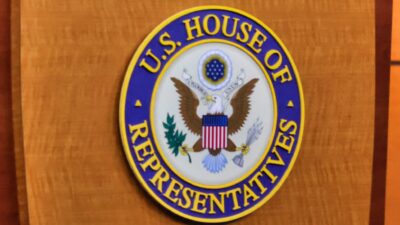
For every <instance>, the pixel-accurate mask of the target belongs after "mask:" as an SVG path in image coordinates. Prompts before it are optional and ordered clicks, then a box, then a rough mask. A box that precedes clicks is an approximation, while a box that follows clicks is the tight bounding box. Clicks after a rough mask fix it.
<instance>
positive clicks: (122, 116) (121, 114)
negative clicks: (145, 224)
mask: <svg viewBox="0 0 400 225" xmlns="http://www.w3.org/2000/svg"><path fill="white" fill-rule="evenodd" d="M202 10H227V11H231V12H234V13H238V14H241V15H243V16H246V17H248V18H250V19H252V20H253V21H255V22H256V23H258V24H259V25H260V26H262V27H263V28H264V29H265V30H267V31H268V32H269V34H270V35H271V36H273V37H274V38H275V40H276V41H277V42H278V44H279V45H280V46H281V48H282V49H283V51H284V52H285V54H286V55H287V57H288V58H289V62H290V64H291V66H292V67H293V70H294V72H295V76H296V81H297V83H298V88H299V96H300V103H301V106H302V107H301V124H300V133H299V137H298V143H297V146H296V150H295V152H294V155H293V157H292V160H291V162H290V164H289V166H288V168H287V169H286V171H285V173H284V175H283V176H282V178H281V179H280V180H279V182H278V183H277V184H276V186H275V188H274V189H273V190H272V191H271V192H270V193H269V194H268V195H267V196H265V197H264V198H263V199H262V200H261V201H259V202H258V203H257V204H255V205H253V206H252V207H251V208H249V209H248V210H246V211H243V212H241V213H239V214H235V215H233V216H228V217H224V218H200V217H195V216H190V215H187V214H184V213H182V212H180V211H178V210H176V209H174V208H173V207H171V206H169V205H168V204H166V203H165V202H164V201H162V200H161V199H160V198H159V197H158V196H157V195H156V194H155V193H154V192H152V190H151V189H150V187H148V186H147V184H146V182H145V181H144V180H143V178H142V177H141V175H140V173H139V171H138V170H137V168H136V165H135V163H134V161H133V158H132V155H131V154H130V148H129V143H128V139H127V138H126V132H125V103H126V93H127V90H128V84H129V81H130V79H131V75H132V71H133V69H134V67H135V65H136V62H137V60H138V58H139V56H140V54H141V53H142V51H143V50H144V48H145V47H146V46H147V44H148V43H149V42H150V41H151V39H152V38H153V37H154V36H155V35H156V34H157V33H158V32H159V31H160V30H161V29H162V28H164V27H165V26H166V25H167V24H169V23H170V22H171V21H173V20H175V19H177V18H179V17H181V16H183V15H186V14H189V13H192V12H197V11H202ZM119 125H120V132H121V139H122V144H123V147H124V151H125V155H126V157H127V159H128V162H129V166H130V167H131V169H132V170H133V172H134V174H135V176H136V178H137V179H138V180H139V182H140V183H141V184H142V186H143V187H144V188H145V190H146V191H147V192H148V193H149V194H150V195H151V196H152V197H153V198H154V199H155V200H156V201H157V202H159V203H160V204H161V205H162V206H164V207H165V208H167V209H168V210H169V211H171V212H173V213H175V214H177V215H179V216H181V217H184V218H186V219H190V220H193V221H198V222H205V223H221V222H227V221H231V220H235V219H238V218H240V217H243V216H245V215H248V214H250V213H252V212H254V211H255V210H256V209H258V208H260V207H261V206H262V205H263V204H264V203H266V202H267V201H268V200H269V199H271V198H272V196H274V195H275V193H276V192H277V191H278V190H279V188H280V187H281V185H282V184H283V183H284V181H285V180H286V178H287V177H288V176H289V174H290V171H291V170H292V167H293V165H294V163H295V161H296V159H297V155H298V153H299V149H300V146H301V141H302V137H303V130H304V96H303V89H302V86H301V82H300V77H299V76H298V70H297V67H296V65H295V64H294V62H293V59H292V56H291V55H290V53H289V51H288V50H287V48H286V47H285V46H284V45H283V43H282V41H281V40H280V39H279V38H278V36H277V35H276V34H275V33H274V32H273V31H272V30H271V29H270V28H269V27H268V26H267V25H265V24H264V23H263V22H261V21H260V20H258V19H257V18H255V17H254V16H252V15H250V14H248V13H246V12H244V11H241V10H238V9H235V8H231V7H227V6H215V5H208V6H198V7H194V8H190V9H186V10H183V11H180V12H178V13H176V14H175V15H173V16H171V17H169V18H168V19H166V20H164V21H163V22H162V23H160V24H159V25H158V26H157V27H156V28H154V29H153V30H152V31H151V32H150V34H149V35H147V37H146V38H145V39H144V40H143V42H142V43H141V44H140V46H139V47H138V49H137V50H136V52H135V54H134V55H133V57H132V59H131V61H130V63H129V66H128V69H127V71H126V73H125V78H124V81H123V84H122V89H121V97H120V104H119Z"/></svg>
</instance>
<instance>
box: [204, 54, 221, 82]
mask: <svg viewBox="0 0 400 225" xmlns="http://www.w3.org/2000/svg"><path fill="white" fill-rule="evenodd" d="M206 74H207V77H209V78H211V79H212V80H213V81H217V80H219V79H220V78H222V77H223V76H224V64H223V63H221V62H220V61H219V60H217V59H213V60H211V61H210V62H209V63H207V64H206Z"/></svg>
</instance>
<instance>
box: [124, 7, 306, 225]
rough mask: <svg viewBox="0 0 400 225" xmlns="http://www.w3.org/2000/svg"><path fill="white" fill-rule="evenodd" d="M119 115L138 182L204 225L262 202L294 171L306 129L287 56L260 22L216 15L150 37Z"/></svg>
mask: <svg viewBox="0 0 400 225" xmlns="http://www.w3.org/2000/svg"><path fill="white" fill-rule="evenodd" d="M119 113H120V115H119V116H120V118H119V120H120V130H121V136H122V142H123V147H124V150H125V154H126V156H127V159H128V162H129V165H130V167H131V168H132V170H133V172H134V174H135V176H136V178H137V179H138V180H139V182H140V183H141V184H142V185H143V187H144V188H145V189H146V191H147V192H148V193H149V194H150V195H151V196H152V197H153V198H154V199H155V200H156V201H157V202H159V203H160V204H161V205H162V206H164V207H165V208H167V209H168V210H170V211H172V212H174V213H176V214H178V215H180V216H182V217H185V218H188V219H191V220H194V221H201V222H224V221H230V220H233V219H236V218H239V217H242V216H244V215H247V214H249V213H251V212H252V211H254V210H256V209H257V208H259V207H261V206H262V204H264V203H265V202H267V201H268V200H269V199H270V198H271V197H272V196H273V195H274V194H275V193H276V192H277V190H278V189H279V188H280V187H281V185H282V183H283V182H284V180H285V179H286V178H287V176H288V174H289V172H290V170H291V169H292V167H293V164H294V162H295V160H296V157H297V155H298V153H299V147H300V142H301V138H302V132H303V126H304V102H303V95H302V89H301V83H300V79H299V74H298V71H297V69H296V66H295V64H294V62H293V60H292V58H291V56H290V54H289V52H288V50H287V49H286V47H285V46H284V45H283V44H282V42H281V40H279V38H278V37H277V35H276V34H275V33H274V32H273V31H272V30H271V29H270V28H268V27H267V26H266V25H265V24H264V23H263V22H261V21H260V20H258V19H256V18H254V17H253V16H251V15H249V14H247V13H245V12H242V11H239V10H236V9H232V8H227V7H220V6H203V7H196V8H192V9H188V10H185V11H182V12H180V13H178V14H176V15H174V16H172V17H170V18H168V19H167V20H166V21H164V22H162V23H161V24H160V25H159V26H157V27H156V28H155V29H154V30H153V31H152V32H151V33H150V34H149V35H148V36H147V37H146V39H145V40H144V41H143V42H142V44H141V45H140V46H139V48H138V49H137V51H136V53H135V54H134V56H133V58H132V60H131V62H130V64H129V68H128V70H127V72H126V76H125V80H124V82H123V86H122V91H121V99H120V111H119Z"/></svg>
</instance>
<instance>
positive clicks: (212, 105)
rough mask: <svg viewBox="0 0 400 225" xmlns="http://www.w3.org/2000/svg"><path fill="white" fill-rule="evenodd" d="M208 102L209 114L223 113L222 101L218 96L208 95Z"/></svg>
mask: <svg viewBox="0 0 400 225" xmlns="http://www.w3.org/2000/svg"><path fill="white" fill-rule="evenodd" d="M206 100H207V102H208V113H209V114H223V113H224V111H225V109H224V108H225V107H224V100H223V98H222V97H221V96H219V95H216V94H214V95H209V96H207V98H206Z"/></svg>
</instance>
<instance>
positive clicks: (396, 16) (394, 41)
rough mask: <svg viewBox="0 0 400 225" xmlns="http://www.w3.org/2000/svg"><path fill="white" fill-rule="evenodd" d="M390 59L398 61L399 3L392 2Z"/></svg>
mask: <svg viewBox="0 0 400 225" xmlns="http://www.w3.org/2000/svg"><path fill="white" fill-rule="evenodd" d="M391 53H392V54H391V58H392V60H395V61H400V1H399V0H393V22H392V52H391Z"/></svg>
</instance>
